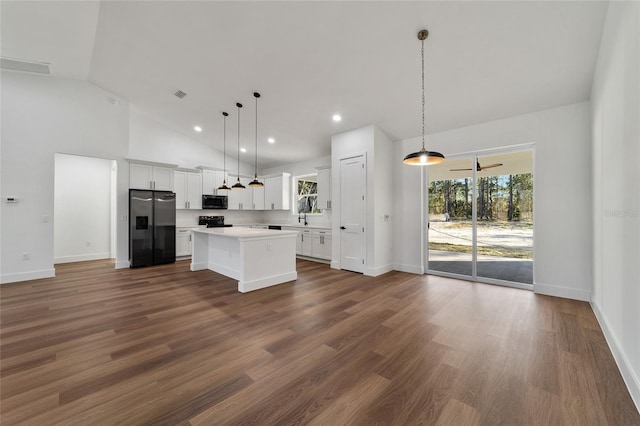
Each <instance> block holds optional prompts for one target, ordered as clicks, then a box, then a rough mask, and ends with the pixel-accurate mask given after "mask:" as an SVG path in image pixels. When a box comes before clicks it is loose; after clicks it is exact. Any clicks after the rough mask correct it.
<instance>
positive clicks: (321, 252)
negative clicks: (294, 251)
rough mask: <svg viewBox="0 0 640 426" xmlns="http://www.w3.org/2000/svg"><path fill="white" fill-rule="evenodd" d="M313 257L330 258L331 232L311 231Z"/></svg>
mask: <svg viewBox="0 0 640 426" xmlns="http://www.w3.org/2000/svg"><path fill="white" fill-rule="evenodd" d="M312 250H313V257H317V258H320V259H325V260H331V232H329V231H313V248H312Z"/></svg>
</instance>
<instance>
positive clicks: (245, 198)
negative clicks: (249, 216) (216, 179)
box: [227, 176, 253, 210]
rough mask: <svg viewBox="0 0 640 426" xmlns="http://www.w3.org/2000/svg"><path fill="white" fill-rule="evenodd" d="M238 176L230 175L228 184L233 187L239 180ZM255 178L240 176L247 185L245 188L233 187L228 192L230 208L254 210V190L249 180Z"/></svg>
mask: <svg viewBox="0 0 640 426" xmlns="http://www.w3.org/2000/svg"><path fill="white" fill-rule="evenodd" d="M237 179H238V178H237V176H229V180H228V181H227V185H229V187H230V188H231V187H233V185H235V183H236V182H237ZM252 180H253V179H249V178H244V177H240V183H242V184H243V185H244V186H245V189H232V190H231V191H229V192H228V196H229V206H228V209H229V210H253V191H252V188H251V187H250V186H249V182H251V181H252Z"/></svg>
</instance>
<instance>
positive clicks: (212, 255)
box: [191, 227, 298, 293]
mask: <svg viewBox="0 0 640 426" xmlns="http://www.w3.org/2000/svg"><path fill="white" fill-rule="evenodd" d="M296 236H297V232H296V231H277V230H268V229H253V228H233V227H230V228H208V229H194V230H193V238H192V239H191V244H192V250H191V270H192V271H200V270H203V269H209V270H212V271H214V272H217V273H219V274H222V275H225V276H227V277H230V278H233V279H236V280H238V291H239V292H241V293H246V292H248V291H253V290H258V289H261V288H265V287H270V286H272V285H276V284H281V283H284V282H287V281H293V280H296V279H297V278H298V273H297V271H296Z"/></svg>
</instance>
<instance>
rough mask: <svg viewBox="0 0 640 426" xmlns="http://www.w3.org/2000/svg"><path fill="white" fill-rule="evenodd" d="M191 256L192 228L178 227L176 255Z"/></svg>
mask: <svg viewBox="0 0 640 426" xmlns="http://www.w3.org/2000/svg"><path fill="white" fill-rule="evenodd" d="M181 256H191V228H176V257H181Z"/></svg>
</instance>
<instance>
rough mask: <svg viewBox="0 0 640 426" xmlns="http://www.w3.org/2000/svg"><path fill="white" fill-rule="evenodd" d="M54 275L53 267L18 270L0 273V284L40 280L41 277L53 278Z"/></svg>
mask: <svg viewBox="0 0 640 426" xmlns="http://www.w3.org/2000/svg"><path fill="white" fill-rule="evenodd" d="M55 276H56V270H55V268H51V269H43V270H41V271H29V272H18V273H15V274H4V275H0V284H7V283H17V282H20V281H30V280H40V279H43V278H53V277H55Z"/></svg>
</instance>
